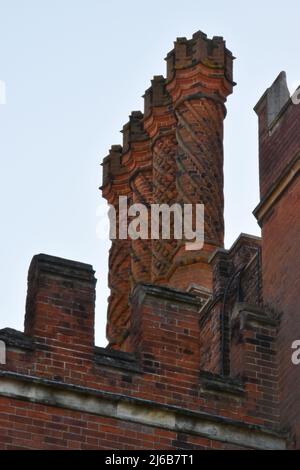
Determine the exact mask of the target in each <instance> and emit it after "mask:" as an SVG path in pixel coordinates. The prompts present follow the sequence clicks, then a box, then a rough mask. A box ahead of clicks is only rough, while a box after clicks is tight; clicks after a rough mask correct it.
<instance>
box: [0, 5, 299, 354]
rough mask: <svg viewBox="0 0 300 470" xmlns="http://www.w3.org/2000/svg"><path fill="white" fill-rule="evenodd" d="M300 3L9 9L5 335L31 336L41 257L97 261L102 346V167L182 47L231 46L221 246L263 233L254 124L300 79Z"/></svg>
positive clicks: (0, 178)
mask: <svg viewBox="0 0 300 470" xmlns="http://www.w3.org/2000/svg"><path fill="white" fill-rule="evenodd" d="M299 5H300V4H299V2H298V1H289V0H286V1H285V2H282V1H276V0H272V1H270V0H269V1H268V0H264V1H262V0H260V1H257V0H252V1H251V2H244V1H241V0H236V1H234V0H226V1H225V0H224V1H220V0H214V1H207V0H206V1H202V0H181V1H179V0H160V1H159V0H152V1H151V2H145V1H142V0H140V1H137V0H127V1H121V0H110V1H106V0H105V1H104V0H0V80H3V81H5V84H6V98H7V103H6V104H5V105H0V201H1V202H0V204H1V231H0V259H1V270H0V328H3V327H6V326H10V327H11V328H16V329H20V330H21V329H22V328H23V319H24V308H25V307H24V306H25V296H26V277H27V270H28V267H29V263H30V260H31V258H32V256H33V255H34V254H37V253H47V254H51V255H56V256H61V257H64V258H69V259H75V260H78V261H83V262H87V263H91V264H93V266H94V268H95V269H96V275H97V278H98V285H97V305H96V342H97V344H99V345H104V344H105V334H104V330H105V316H106V301H107V296H108V290H107V253H108V248H109V242H108V241H105V240H104V239H103V237H100V238H99V236H97V225H98V226H99V224H100V225H101V224H102V222H101V220H102V219H101V217H100V216H99V214H102V213H103V207H102V206H103V205H104V201H101V196H100V192H99V191H98V187H99V186H100V184H101V167H100V162H101V161H102V158H103V157H104V156H105V155H106V154H107V151H108V149H109V147H110V145H111V144H118V143H121V134H120V133H119V130H120V129H121V128H122V125H123V124H124V123H125V122H126V120H127V118H128V115H129V114H130V112H131V111H132V110H138V109H141V110H142V109H143V101H142V98H141V96H142V94H143V92H144V90H145V89H146V88H148V87H149V83H150V79H151V78H152V76H153V75H160V74H164V73H165V62H164V60H163V59H164V57H165V56H166V54H167V52H168V51H169V50H171V49H172V47H173V41H174V40H175V38H176V37H182V36H186V37H191V35H192V34H193V33H194V32H196V31H197V30H199V29H200V30H202V31H203V32H205V33H206V34H207V35H208V36H209V37H212V36H214V35H215V36H224V38H225V39H226V41H227V47H228V48H229V49H230V50H231V51H232V52H233V54H234V55H235V56H236V57H237V59H236V61H235V63H234V79H235V81H236V82H237V86H236V87H235V90H234V94H233V95H232V96H231V97H230V98H229V100H228V103H227V107H228V115H227V118H226V122H225V205H226V208H225V221H226V247H229V246H230V245H231V244H232V243H233V241H234V240H235V238H236V237H237V236H238V235H239V233H240V232H247V233H252V234H256V235H259V234H260V232H259V228H258V226H257V224H256V221H255V219H254V216H253V215H252V210H253V209H254V207H255V206H256V205H257V203H258V201H259V195H258V152H257V119H256V115H255V113H254V112H253V110H252V109H253V106H254V105H255V104H256V102H257V101H258V99H259V98H260V96H261V95H262V93H263V92H264V91H265V89H266V88H267V87H268V86H269V85H270V84H271V83H272V81H273V80H274V79H275V78H276V76H277V75H278V73H279V72H280V71H281V70H286V72H287V74H288V82H289V86H290V89H291V91H294V89H295V88H296V85H297V84H298V83H299V79H300V68H299V62H300V61H299V58H300V41H299V22H300V6H299Z"/></svg>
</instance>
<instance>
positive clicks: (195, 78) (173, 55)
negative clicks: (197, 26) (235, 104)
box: [165, 31, 235, 104]
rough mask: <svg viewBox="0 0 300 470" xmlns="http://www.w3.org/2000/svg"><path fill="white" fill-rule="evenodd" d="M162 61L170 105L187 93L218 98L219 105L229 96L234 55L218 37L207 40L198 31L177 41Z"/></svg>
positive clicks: (232, 83)
mask: <svg viewBox="0 0 300 470" xmlns="http://www.w3.org/2000/svg"><path fill="white" fill-rule="evenodd" d="M165 60H166V62H167V90H168V91H169V92H170V94H171V95H172V97H173V102H174V104H175V102H176V101H177V100H178V99H180V98H181V97H182V96H185V95H186V93H188V94H190V92H191V90H192V91H193V93H194V94H196V93H203V94H206V95H208V96H218V97H219V98H220V99H221V100H222V101H223V102H225V101H226V98H227V96H228V95H230V94H231V93H232V88H233V86H234V85H235V82H233V72H232V69H233V60H234V56H233V55H232V53H231V51H229V50H228V49H227V48H226V43H225V41H224V39H223V38H222V37H220V36H214V37H213V38H212V39H209V38H207V36H206V34H204V33H202V32H201V31H198V32H197V33H195V34H194V35H193V37H192V39H186V38H177V40H176V41H175V43H174V49H172V51H170V52H169V53H168V54H167V57H166V59H165ZM177 88H178V90H176V89H177ZM179 89H180V90H179Z"/></svg>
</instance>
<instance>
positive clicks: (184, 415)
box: [0, 370, 289, 450]
mask: <svg viewBox="0 0 300 470" xmlns="http://www.w3.org/2000/svg"><path fill="white" fill-rule="evenodd" d="M0 395H1V396H5V397H8V398H10V399H13V398H15V399H18V400H25V401H29V402H31V403H38V404H44V405H46V406H55V407H59V408H66V409H71V410H74V411H80V412H82V413H91V414H94V415H99V416H109V417H112V418H115V419H120V420H126V421H129V422H136V423H139V424H145V425H151V426H155V427H160V428H165V429H168V430H172V431H174V432H187V433H190V434H194V435H199V436H204V437H206V438H208V439H213V440H217V441H221V442H227V443H231V444H236V445H239V446H241V447H246V448H252V449H270V450H284V449H286V442H287V439H288V437H289V436H288V434H287V433H282V432H276V431H271V430H269V429H266V428H264V427H263V426H260V425H254V424H247V423H244V422H242V421H237V420H233V419H230V418H224V417H221V416H216V415H211V414H208V413H205V412H198V411H190V410H187V409H184V408H181V407H177V406H174V405H167V404H163V403H157V402H153V401H151V400H145V399H141V398H135V397H130V396H126V395H121V394H116V393H112V392H104V391H101V390H97V389H93V388H88V387H82V386H79V385H69V384H65V383H63V382H58V381H54V380H48V379H43V378H40V377H34V376H26V375H22V374H18V373H13V372H7V371H1V370H0Z"/></svg>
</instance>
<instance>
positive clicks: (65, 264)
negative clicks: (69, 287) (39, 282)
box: [29, 254, 96, 285]
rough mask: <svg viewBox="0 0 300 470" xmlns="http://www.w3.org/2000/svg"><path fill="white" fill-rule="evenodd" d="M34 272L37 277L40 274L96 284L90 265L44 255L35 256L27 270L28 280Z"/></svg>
mask: <svg viewBox="0 0 300 470" xmlns="http://www.w3.org/2000/svg"><path fill="white" fill-rule="evenodd" d="M34 272H36V273H37V276H38V275H41V274H50V275H53V276H55V277H64V278H67V279H74V280H78V281H81V282H87V283H91V284H93V285H95V284H96V279H95V271H94V269H93V267H92V266H91V265H90V264H85V263H81V262H79V261H71V260H67V259H64V258H58V257H56V256H50V255H45V254H39V255H35V256H34V257H33V259H32V261H31V265H30V268H29V278H30V276H31V275H32V274H33V273H34Z"/></svg>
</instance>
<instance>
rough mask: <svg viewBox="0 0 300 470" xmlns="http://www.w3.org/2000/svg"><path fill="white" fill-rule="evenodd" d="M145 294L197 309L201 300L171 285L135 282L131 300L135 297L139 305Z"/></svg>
mask: <svg viewBox="0 0 300 470" xmlns="http://www.w3.org/2000/svg"><path fill="white" fill-rule="evenodd" d="M147 295H149V296H152V297H158V298H159V299H164V300H170V301H171V302H180V303H184V304H187V305H190V306H191V307H194V308H195V309H198V310H200V308H201V300H200V299H199V297H198V296H197V295H195V294H192V293H190V292H186V291H181V290H179V289H174V288H171V287H166V286H157V285H154V284H146V283H140V284H137V286H136V287H135V289H134V291H133V293H132V300H133V299H134V298H137V299H138V304H139V305H141V304H142V303H143V301H144V298H145V297H146V296H147Z"/></svg>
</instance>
